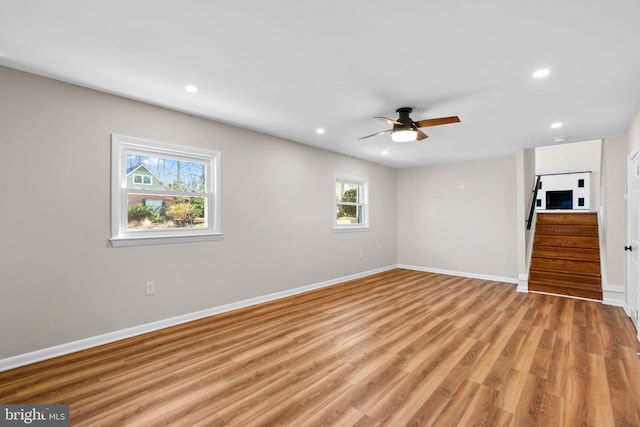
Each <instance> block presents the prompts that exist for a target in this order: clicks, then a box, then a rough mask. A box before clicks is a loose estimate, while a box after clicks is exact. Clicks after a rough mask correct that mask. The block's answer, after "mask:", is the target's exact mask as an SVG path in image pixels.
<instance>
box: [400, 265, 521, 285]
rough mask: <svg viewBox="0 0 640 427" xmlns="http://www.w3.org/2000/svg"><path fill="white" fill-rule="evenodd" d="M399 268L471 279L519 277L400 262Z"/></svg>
mask: <svg viewBox="0 0 640 427" xmlns="http://www.w3.org/2000/svg"><path fill="white" fill-rule="evenodd" d="M397 267H398V268H405V269H407V270H415V271H424V272H425V273H437V274H447V275H449V276H459V277H469V278H471V279H482V280H490V281H493V282H505V283H513V284H514V285H515V284H517V283H518V279H516V278H514V277H502V276H490V275H487V274H477V273H467V272H463V271H453V270H443V269H440V268H430V267H420V266H415V265H406V264H398V265H397Z"/></svg>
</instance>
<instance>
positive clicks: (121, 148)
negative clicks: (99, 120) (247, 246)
mask: <svg viewBox="0 0 640 427" xmlns="http://www.w3.org/2000/svg"><path fill="white" fill-rule="evenodd" d="M131 151H135V152H136V153H141V154H143V153H146V154H149V155H160V156H166V157H169V158H173V159H185V160H192V161H198V162H201V163H206V164H207V168H206V169H207V171H206V177H205V184H206V188H205V192H204V193H183V192H176V191H160V193H162V194H166V195H177V196H187V197H189V196H196V197H205V206H206V208H205V209H206V218H207V225H206V226H205V227H204V228H199V229H193V228H189V229H169V230H153V231H149V230H139V231H138V230H136V231H128V230H127V224H128V219H127V211H126V209H125V207H126V206H127V195H128V194H129V193H133V194H157V193H158V190H151V189H148V190H146V189H134V188H126V185H127V176H126V155H125V154H126V153H127V152H131ZM220 160H221V153H220V152H218V151H212V150H206V149H202V148H194V147H187V146H181V145H175V144H168V143H165V142H159V141H153V140H149V139H144V138H137V137H132V136H126V135H119V134H111V238H110V241H111V244H112V245H113V246H114V247H121V246H140V245H155V244H166V243H186V242H197V241H207V240H220V239H222V231H221V228H220V227H221V218H220V214H221V203H220V175H221V174H220Z"/></svg>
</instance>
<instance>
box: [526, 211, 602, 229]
mask: <svg viewBox="0 0 640 427" xmlns="http://www.w3.org/2000/svg"><path fill="white" fill-rule="evenodd" d="M536 224H582V225H594V224H595V225H597V224H598V215H597V214H596V213H595V212H579V213H543V212H541V213H539V214H538V217H537V219H536ZM536 227H537V225H536Z"/></svg>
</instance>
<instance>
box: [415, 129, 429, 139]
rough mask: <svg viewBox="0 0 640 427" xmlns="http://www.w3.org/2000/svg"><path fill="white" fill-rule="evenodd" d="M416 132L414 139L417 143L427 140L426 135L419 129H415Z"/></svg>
mask: <svg viewBox="0 0 640 427" xmlns="http://www.w3.org/2000/svg"><path fill="white" fill-rule="evenodd" d="M416 130H417V131H418V136H417V137H416V139H417V140H418V141H422V140H423V139H427V138H429V137H428V136H427V134H426V133H424V132H422V131H421V130H420V129H416Z"/></svg>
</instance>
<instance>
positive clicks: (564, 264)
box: [531, 253, 600, 278]
mask: <svg viewBox="0 0 640 427" xmlns="http://www.w3.org/2000/svg"><path fill="white" fill-rule="evenodd" d="M531 268H532V269H533V270H538V271H549V272H560V273H565V274H569V273H576V274H581V275H585V276H597V277H598V278H599V277H600V262H599V261H595V262H594V261H580V260H568V259H561V258H544V257H539V254H537V253H536V254H535V255H534V256H533V258H531Z"/></svg>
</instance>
